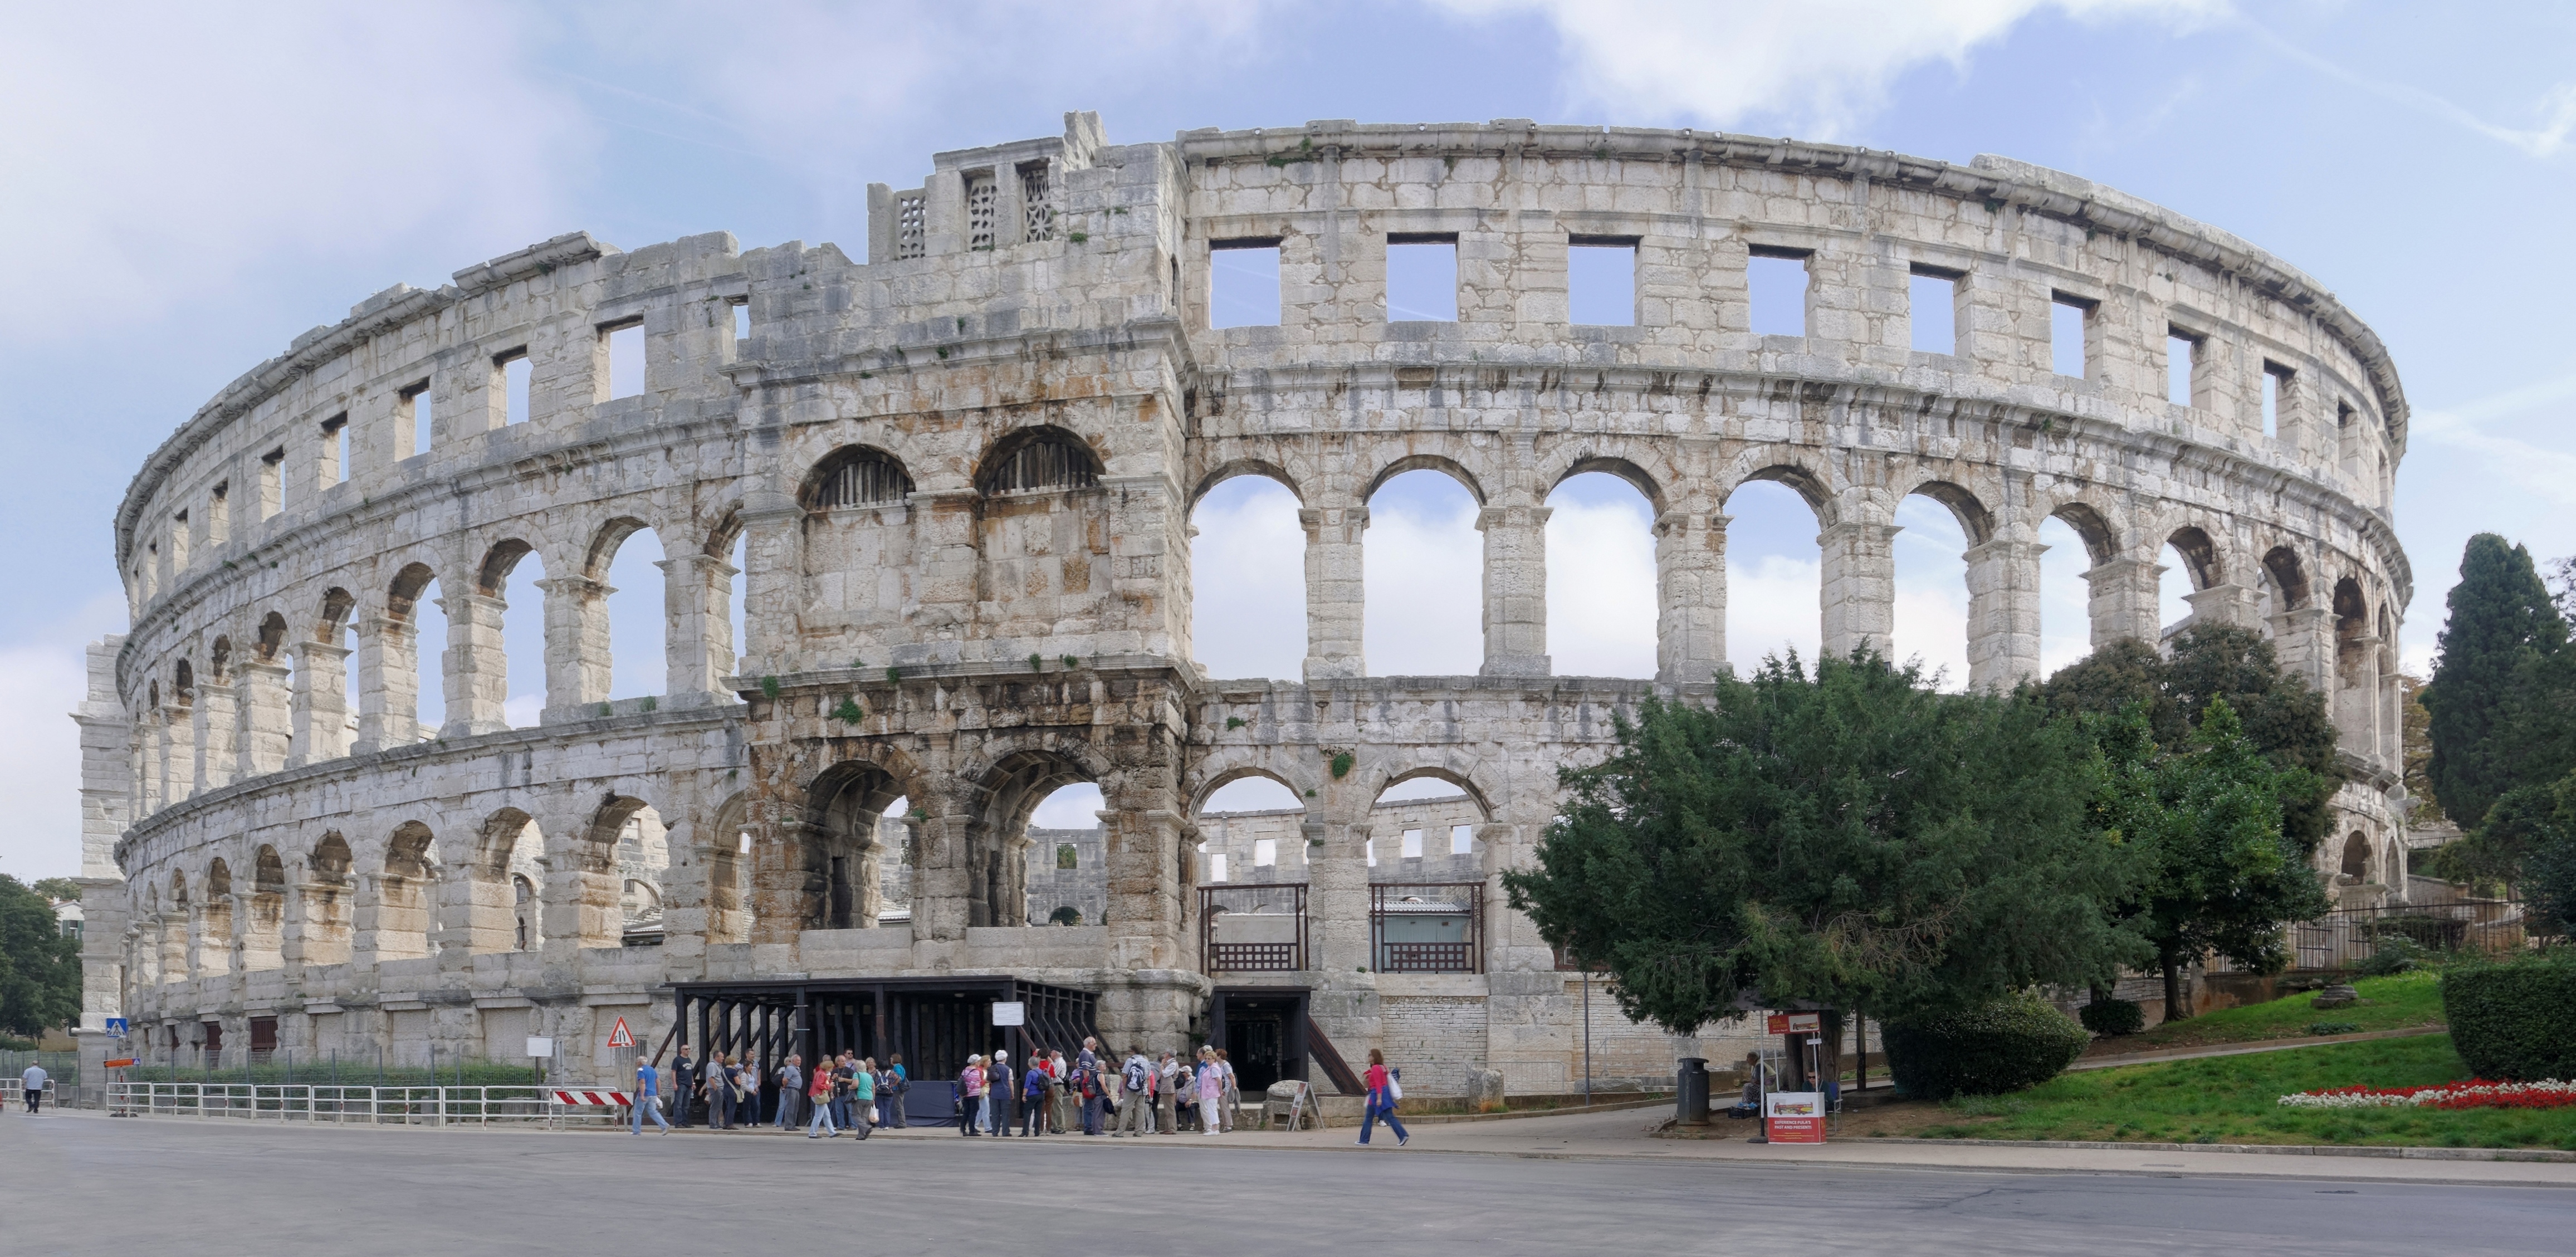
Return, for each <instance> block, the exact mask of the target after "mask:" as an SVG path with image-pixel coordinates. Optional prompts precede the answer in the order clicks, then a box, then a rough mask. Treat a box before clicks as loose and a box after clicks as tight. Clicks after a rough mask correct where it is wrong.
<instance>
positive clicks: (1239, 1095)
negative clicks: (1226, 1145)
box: [1216, 1048, 1243, 1135]
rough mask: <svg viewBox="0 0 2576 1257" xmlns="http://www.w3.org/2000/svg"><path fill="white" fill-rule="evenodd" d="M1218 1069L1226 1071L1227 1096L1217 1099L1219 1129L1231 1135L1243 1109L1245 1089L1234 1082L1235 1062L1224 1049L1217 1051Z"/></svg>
mask: <svg viewBox="0 0 2576 1257" xmlns="http://www.w3.org/2000/svg"><path fill="white" fill-rule="evenodd" d="M1216 1067H1217V1068H1218V1069H1221V1070H1224V1071H1225V1094H1223V1095H1220V1096H1218V1097H1217V1098H1216V1116H1217V1129H1219V1130H1222V1131H1224V1132H1225V1133H1227V1134H1229V1135H1231V1134H1233V1133H1234V1117H1235V1114H1236V1113H1238V1112H1241V1111H1242V1109H1243V1088H1242V1087H1241V1086H1240V1085H1238V1084H1237V1083H1236V1082H1235V1080H1234V1061H1233V1059H1232V1058H1230V1057H1228V1056H1227V1055H1226V1054H1225V1049H1224V1048H1218V1049H1217V1050H1216Z"/></svg>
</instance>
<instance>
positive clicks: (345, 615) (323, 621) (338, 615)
mask: <svg viewBox="0 0 2576 1257" xmlns="http://www.w3.org/2000/svg"><path fill="white" fill-rule="evenodd" d="M357 605H358V600H357V598H356V597H355V596H354V595H352V594H350V592H349V591H348V590H345V589H342V588H340V587H339V586H337V585H334V586H332V587H331V588H329V589H326V590H323V591H322V605H321V606H320V607H319V608H318V609H317V611H316V614H315V616H314V619H313V640H314V641H317V642H321V643H322V644H324V645H326V646H337V645H339V644H340V631H341V630H342V629H344V628H347V627H348V623H349V612H350V611H352V610H354V609H356V607H357Z"/></svg>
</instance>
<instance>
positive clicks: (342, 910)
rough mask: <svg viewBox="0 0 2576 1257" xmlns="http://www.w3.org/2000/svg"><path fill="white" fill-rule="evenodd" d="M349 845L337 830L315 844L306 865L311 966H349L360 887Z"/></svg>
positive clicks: (306, 951)
mask: <svg viewBox="0 0 2576 1257" xmlns="http://www.w3.org/2000/svg"><path fill="white" fill-rule="evenodd" d="M353 863H354V861H353V860H352V859H351V857H350V853H349V841H348V839H346V838H343V837H341V836H340V833H339V831H337V830H333V831H331V832H329V833H326V834H324V835H322V840H321V841H320V842H317V843H315V844H313V854H312V856H311V857H310V858H309V859H308V860H307V861H306V862H305V867H306V870H307V871H308V872H310V873H311V874H312V880H311V882H310V883H308V884H307V887H306V889H305V892H304V896H303V898H304V959H305V963H307V964H315V965H343V964H347V963H349V953H350V950H351V939H352V937H353V935H354V933H355V931H354V928H353V926H352V918H353V916H354V909H355V908H356V903H355V898H356V893H355V892H356V889H357V888H356V885H355V884H354V882H353V881H352V879H351V874H352V865H353Z"/></svg>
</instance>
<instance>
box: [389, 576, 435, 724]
mask: <svg viewBox="0 0 2576 1257" xmlns="http://www.w3.org/2000/svg"><path fill="white" fill-rule="evenodd" d="M385 622H386V628H385V633H386V641H385V643H384V658H385V670H386V672H387V674H388V675H387V676H386V678H385V681H386V689H387V694H386V700H387V702H386V706H387V712H386V714H387V716H388V717H389V719H388V724H389V725H390V726H391V727H390V729H389V731H388V732H387V734H386V738H385V745H386V748H387V749H391V748H393V747H396V746H400V745H402V744H404V743H406V742H413V741H418V740H421V739H424V738H428V737H432V736H435V735H436V734H437V733H438V731H439V730H440V729H441V728H442V727H444V726H445V725H446V723H447V680H446V657H447V613H446V612H445V611H444V610H442V609H441V608H440V607H439V605H438V577H437V576H436V575H435V574H434V573H432V572H431V571H430V569H429V568H428V567H427V566H426V565H424V564H420V563H414V564H412V565H410V566H409V567H406V568H404V569H403V570H402V571H401V573H400V574H398V575H396V576H395V577H394V582H393V585H392V586H391V587H390V588H389V589H387V590H386V591H385ZM396 672H401V673H405V674H407V675H404V676H401V677H400V678H397V677H395V676H394V675H392V674H394V673H396ZM404 691H409V693H408V694H406V693H404ZM397 700H401V701H397Z"/></svg>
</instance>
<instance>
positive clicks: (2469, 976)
mask: <svg viewBox="0 0 2576 1257" xmlns="http://www.w3.org/2000/svg"><path fill="white" fill-rule="evenodd" d="M2442 1016H2443V1019H2444V1020H2446V1021H2448V1022H2450V1023H2451V1046H2452V1047H2453V1048H2454V1049H2455V1050H2457V1051H2458V1052H2459V1054H2460V1060H2461V1061H2463V1062H2465V1063H2466V1064H2467V1065H2468V1067H2469V1070H2470V1072H2472V1073H2474V1074H2476V1075H2477V1076H2478V1077H2480V1078H2490V1079H2496V1080H2499V1081H2504V1080H2510V1081H2514V1082H2538V1081H2540V1080H2541V1079H2544V1078H2558V1079H2576V948H2571V947H2557V948H2552V949H2550V950H2549V951H2545V952H2538V953H2535V954H2532V955H2527V956H2519V957H2516V958H2514V959H2511V960H2506V961H2486V960H2474V959H2473V960H2464V961H2462V962H2460V963H2459V964H2456V965H2453V966H2452V967H2450V968H2449V969H2446V970H2444V971H2443V973H2442Z"/></svg>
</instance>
